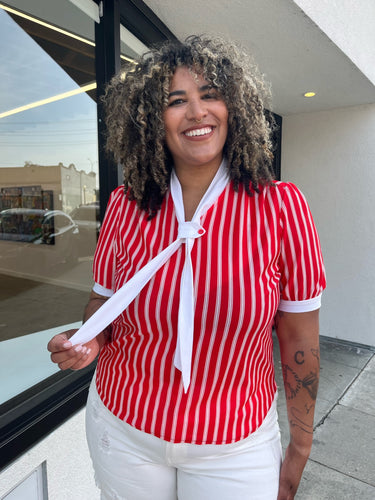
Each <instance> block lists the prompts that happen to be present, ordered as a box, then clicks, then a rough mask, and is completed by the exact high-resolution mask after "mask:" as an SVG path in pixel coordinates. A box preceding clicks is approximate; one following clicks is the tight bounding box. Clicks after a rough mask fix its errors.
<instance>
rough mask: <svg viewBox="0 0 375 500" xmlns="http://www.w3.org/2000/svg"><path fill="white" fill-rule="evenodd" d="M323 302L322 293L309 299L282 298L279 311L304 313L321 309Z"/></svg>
mask: <svg viewBox="0 0 375 500" xmlns="http://www.w3.org/2000/svg"><path fill="white" fill-rule="evenodd" d="M321 302H322V294H320V295H318V296H317V297H314V298H312V299H307V300H284V299H280V303H279V307H278V310H279V311H284V312H290V313H303V312H309V311H315V310H316V309H319V308H320V306H321Z"/></svg>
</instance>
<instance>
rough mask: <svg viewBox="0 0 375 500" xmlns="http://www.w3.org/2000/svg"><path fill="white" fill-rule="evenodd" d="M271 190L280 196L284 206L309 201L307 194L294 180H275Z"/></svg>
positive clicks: (270, 187)
mask: <svg viewBox="0 0 375 500" xmlns="http://www.w3.org/2000/svg"><path fill="white" fill-rule="evenodd" d="M269 192H270V193H272V192H273V194H274V196H277V197H278V198H279V200H280V202H281V204H282V205H283V206H284V205H295V204H298V205H300V204H301V203H302V204H306V203H307V202H306V198H305V195H304V194H303V192H302V191H301V189H300V188H299V187H297V186H296V185H295V184H293V182H284V181H274V182H273V183H272V185H271V186H269Z"/></svg>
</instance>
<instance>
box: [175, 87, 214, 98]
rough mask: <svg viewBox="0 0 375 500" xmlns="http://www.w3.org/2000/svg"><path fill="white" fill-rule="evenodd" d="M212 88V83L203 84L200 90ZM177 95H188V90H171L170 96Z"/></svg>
mask: <svg viewBox="0 0 375 500" xmlns="http://www.w3.org/2000/svg"><path fill="white" fill-rule="evenodd" d="M210 89H212V85H210V84H207V85H203V86H202V87H199V92H205V91H206V90H210ZM175 95H186V90H174V91H173V92H170V94H169V96H168V97H173V96H175Z"/></svg>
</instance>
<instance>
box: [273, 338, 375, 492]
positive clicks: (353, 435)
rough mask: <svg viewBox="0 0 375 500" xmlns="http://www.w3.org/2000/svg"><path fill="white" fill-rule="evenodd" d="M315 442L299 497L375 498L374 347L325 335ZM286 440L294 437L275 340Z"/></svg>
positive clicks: (281, 422)
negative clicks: (291, 434) (289, 427)
mask: <svg viewBox="0 0 375 500" xmlns="http://www.w3.org/2000/svg"><path fill="white" fill-rule="evenodd" d="M320 349H321V355H320V356H321V357H320V361H321V372H320V386H319V394H318V400H317V406H316V414H315V433H314V444H313V449H312V452H311V456H310V459H309V461H308V464H307V466H306V469H305V471H304V474H303V478H302V481H301V484H300V488H299V490H298V494H297V496H296V498H297V499H299V500H302V499H303V500H325V499H327V500H328V499H329V500H335V499H337V500H343V499H350V500H374V499H375V350H374V349H372V348H366V347H363V346H358V347H357V346H354V345H353V344H349V343H345V342H340V341H338V340H335V339H327V338H321V345H320ZM274 355H275V366H276V380H277V384H278V386H279V393H280V394H279V403H278V405H279V422H280V428H281V436H282V444H283V448H284V449H285V447H286V445H287V443H288V440H289V431H288V419H287V416H286V404H285V396H284V390H283V382H282V374H281V363H280V355H279V350H278V345H277V340H276V341H275V349H274Z"/></svg>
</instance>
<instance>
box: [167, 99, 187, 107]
mask: <svg viewBox="0 0 375 500" xmlns="http://www.w3.org/2000/svg"><path fill="white" fill-rule="evenodd" d="M184 102H185V100H184V99H180V98H179V99H173V100H172V101H170V102H169V103H168V107H169V108H170V107H171V106H179V105H180V104H183V103H184Z"/></svg>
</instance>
